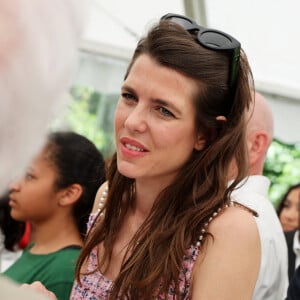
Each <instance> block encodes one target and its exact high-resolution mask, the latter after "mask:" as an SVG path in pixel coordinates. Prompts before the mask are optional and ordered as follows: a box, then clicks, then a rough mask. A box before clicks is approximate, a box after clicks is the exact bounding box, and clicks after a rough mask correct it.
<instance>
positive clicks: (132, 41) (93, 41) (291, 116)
mask: <svg viewBox="0 0 300 300" xmlns="http://www.w3.org/2000/svg"><path fill="white" fill-rule="evenodd" d="M299 10H300V1H299V0H285V1H282V0H263V1H262V0H243V1H241V0H227V1H224V0H209V1H205V0H186V1H183V0H164V1H161V0H152V1H140V0H127V1H117V0H110V1H105V0H92V1H91V6H90V11H89V18H88V20H89V21H88V24H87V28H86V31H85V34H84V39H83V42H82V51H85V52H92V53H97V54H102V55H104V56H107V57H113V58H118V59H120V60H125V62H126V63H127V61H128V60H129V59H130V56H131V54H132V51H133V49H134V48H135V45H136V42H137V40H138V38H139V37H140V36H141V35H143V33H144V32H145V31H146V30H147V28H148V27H149V26H151V24H152V23H153V22H155V21H157V20H158V19H159V18H160V17H161V16H162V15H164V14H166V13H168V12H173V13H183V14H187V15H189V16H191V17H193V18H194V19H196V20H197V21H198V22H199V23H200V24H202V25H206V26H208V27H212V28H216V29H220V30H223V31H225V32H228V33H230V34H231V35H233V36H235V37H236V38H237V39H238V40H239V41H240V42H241V44H242V47H243V48H244V50H245V52H246V53H247V55H248V58H249V61H250V65H251V66H252V71H253V75H254V79H255V84H256V88H257V90H258V91H260V92H261V93H263V94H264V95H265V96H266V98H267V99H268V100H269V102H270V104H271V107H272V110H273V113H274V121H275V137H276V138H278V139H280V140H282V141H284V142H286V143H296V142H300V130H299V128H300V121H299V117H298V116H300V58H299V56H298V55H299V53H300V38H299V37H300V19H299ZM126 63H125V65H126ZM124 68H125V66H124ZM103 80H104V81H103V82H104V83H106V84H107V79H106V78H103ZM112 80H113V79H112ZM120 80H121V79H120ZM113 82H114V87H115V89H116V91H118V89H119V85H118V84H117V83H116V80H113ZM106 88H107V87H106ZM112 88H113V87H112Z"/></svg>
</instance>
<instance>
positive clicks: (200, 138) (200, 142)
mask: <svg viewBox="0 0 300 300" xmlns="http://www.w3.org/2000/svg"><path fill="white" fill-rule="evenodd" d="M204 146H205V139H204V137H203V136H201V135H198V137H197V140H196V141H195V145H194V149H195V150H197V151H200V150H202V149H203V148H204Z"/></svg>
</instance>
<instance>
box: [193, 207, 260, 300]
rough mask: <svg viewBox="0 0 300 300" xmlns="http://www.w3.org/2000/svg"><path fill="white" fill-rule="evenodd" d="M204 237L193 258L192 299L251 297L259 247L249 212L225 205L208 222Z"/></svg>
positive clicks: (256, 272) (256, 273)
mask: <svg viewBox="0 0 300 300" xmlns="http://www.w3.org/2000/svg"><path fill="white" fill-rule="evenodd" d="M209 231H210V232H211V233H212V234H213V236H214V239H212V238H208V240H207V242H208V243H207V245H206V247H205V249H201V253H200V254H199V257H198V258H197V261H196V264H195V267H194V271H193V278H192V299H193V300H196V299H205V300H220V299H222V300H251V299H252V294H253V291H254V287H255V283H256V279H257V276H258V272H259V267H260V259H261V249H260V239H259V233H258V230H257V226H256V222H255V220H254V217H253V215H252V214H251V213H250V212H248V211H246V210H244V209H242V208H238V207H229V208H227V209H226V210H225V211H224V212H223V213H222V214H221V215H220V216H218V217H217V218H216V219H215V220H214V221H213V222H212V223H211V224H210V226H209Z"/></svg>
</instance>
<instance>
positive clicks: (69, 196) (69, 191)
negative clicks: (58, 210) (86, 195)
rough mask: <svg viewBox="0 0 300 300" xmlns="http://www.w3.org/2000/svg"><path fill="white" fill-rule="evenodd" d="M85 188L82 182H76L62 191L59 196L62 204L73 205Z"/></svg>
mask: <svg viewBox="0 0 300 300" xmlns="http://www.w3.org/2000/svg"><path fill="white" fill-rule="evenodd" d="M82 193H83V188H82V186H81V185H80V184H77V183H74V184H72V185H70V186H68V187H67V188H65V189H64V190H63V191H62V194H61V196H60V198H59V202H58V203H59V205H60V206H68V205H73V204H74V203H75V202H76V201H77V200H78V199H79V198H80V196H81V195H82Z"/></svg>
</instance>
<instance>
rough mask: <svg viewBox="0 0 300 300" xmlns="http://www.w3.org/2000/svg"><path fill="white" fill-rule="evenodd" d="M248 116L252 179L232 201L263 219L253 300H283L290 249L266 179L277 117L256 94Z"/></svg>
mask: <svg viewBox="0 0 300 300" xmlns="http://www.w3.org/2000/svg"><path fill="white" fill-rule="evenodd" d="M247 116H248V118H247V119H248V123H247V136H246V138H247V147H248V152H249V164H250V169H249V176H248V177H247V178H246V179H245V180H244V181H243V183H242V184H240V186H239V188H237V189H236V190H235V191H234V192H233V193H232V198H233V200H235V201H236V202H239V203H241V204H243V205H245V206H247V207H249V208H251V209H253V210H255V211H256V212H257V213H258V215H259V216H258V217H257V218H256V223H257V227H258V231H259V235H260V241H261V267H260V271H259V276H258V279H257V282H256V286H255V290H254V295H253V300H282V299H285V296H286V291H287V287H288V273H287V266H288V261H287V245H286V241H285V238H284V234H283V230H282V227H281V225H280V222H279V219H278V217H277V214H276V212H275V209H274V207H273V205H272V203H271V202H270V200H269V199H268V189H269V185H270V181H269V179H268V178H266V177H264V176H262V174H263V165H264V161H265V157H266V153H267V150H268V148H269V145H270V143H271V141H272V138H273V116H272V111H271V109H270V107H269V105H268V103H267V102H266V100H265V99H264V97H263V96H262V95H261V94H259V93H255V104H254V106H253V107H252V109H250V110H249V113H248V115H247ZM249 251H251V249H249Z"/></svg>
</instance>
